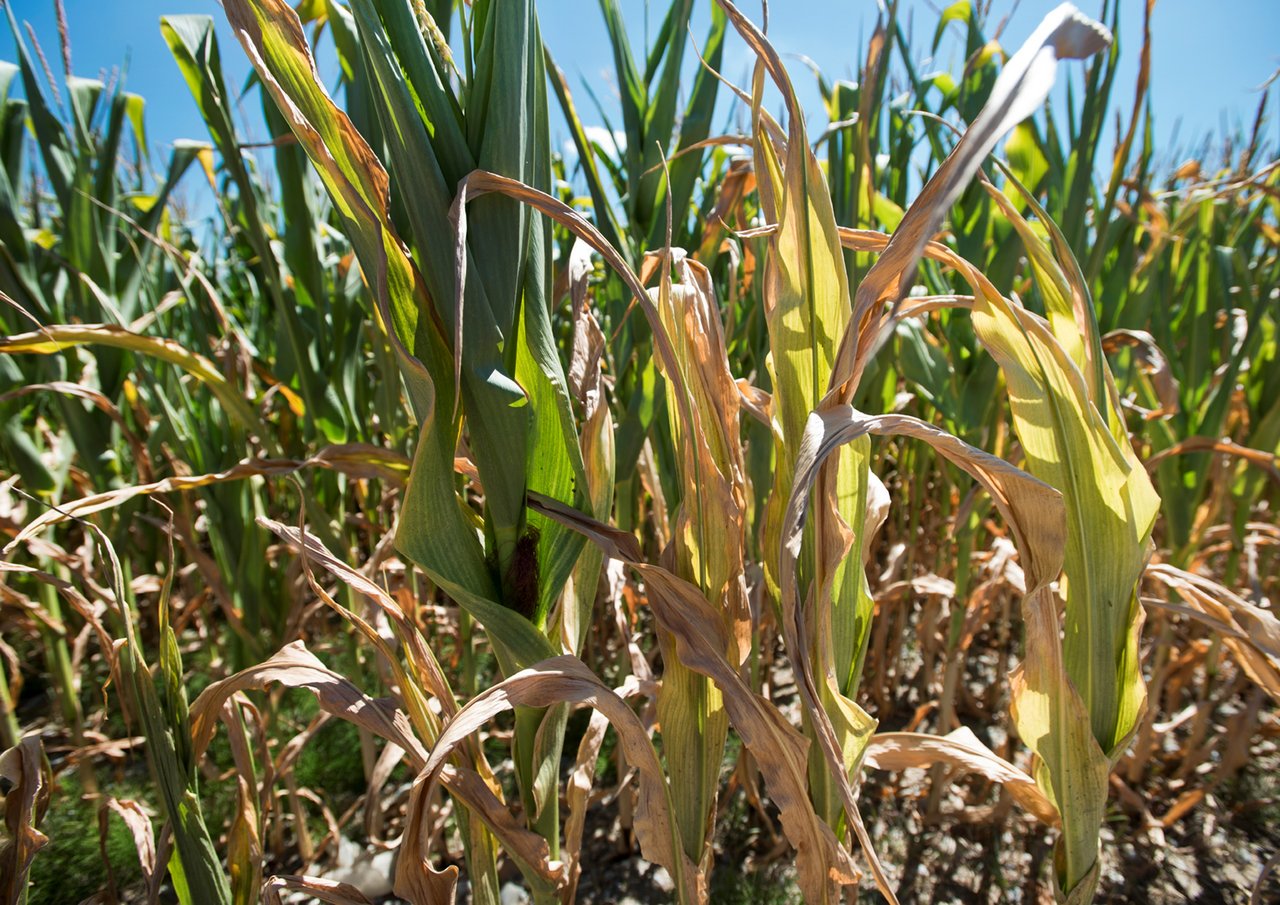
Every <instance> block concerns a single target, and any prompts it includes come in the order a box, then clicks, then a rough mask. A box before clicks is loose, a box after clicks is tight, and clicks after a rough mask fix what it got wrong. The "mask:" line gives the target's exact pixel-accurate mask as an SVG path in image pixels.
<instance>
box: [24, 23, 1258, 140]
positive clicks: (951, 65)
mask: <svg viewBox="0 0 1280 905" xmlns="http://www.w3.org/2000/svg"><path fill="white" fill-rule="evenodd" d="M621 2H622V5H623V8H624V10H625V11H626V14H627V18H628V23H629V26H630V29H631V36H632V39H633V42H634V43H635V44H636V45H639V44H640V42H641V41H642V40H643V37H644V34H645V27H646V26H645V22H646V17H647V18H648V23H649V27H650V28H651V29H654V30H656V28H657V27H658V25H659V24H660V22H661V17H662V14H663V12H665V9H666V7H667V3H666V0H621ZM1100 2H1101V0H1077V5H1080V6H1081V8H1082V9H1084V10H1085V11H1086V12H1090V13H1093V14H1095V15H1096V14H1097V11H1098V10H1097V7H1098V6H1099V5H1100ZM1119 2H1121V4H1122V10H1123V12H1122V21H1121V36H1122V63H1121V70H1120V73H1119V76H1118V80H1117V81H1118V86H1119V87H1118V91H1117V92H1116V95H1115V97H1116V100H1117V101H1118V102H1119V103H1120V104H1121V105H1122V106H1123V107H1124V108H1125V109H1126V110H1127V108H1128V106H1129V105H1130V104H1131V99H1132V92H1133V87H1132V86H1133V82H1134V79H1135V77H1136V72H1137V63H1138V50H1139V35H1140V26H1141V7H1142V5H1143V4H1142V3H1141V0H1119ZM8 3H9V4H10V5H11V6H12V8H13V10H14V12H15V13H16V15H17V17H18V19H19V20H20V21H22V20H27V21H29V22H30V23H31V25H32V27H33V28H34V29H35V32H36V34H37V35H38V37H39V38H40V40H41V42H42V44H43V45H44V49H45V53H46V55H47V56H48V57H49V58H50V62H51V63H52V64H53V65H55V66H57V60H58V46H57V27H56V20H55V17H54V3H53V0H8ZM901 3H902V6H901V13H900V15H903V16H904V21H909V22H910V21H913V24H914V29H915V33H916V35H917V36H918V40H917V41H916V42H915V46H918V48H919V53H920V54H921V57H920V58H918V59H917V60H916V61H915V62H916V63H917V64H922V65H923V68H924V69H925V70H926V71H930V70H936V69H946V70H949V71H951V72H957V71H959V69H960V67H961V65H962V63H963V56H962V50H963V48H962V47H961V46H959V45H958V43H957V42H950V43H944V45H943V47H942V48H941V49H940V51H939V54H938V57H937V58H936V59H928V58H926V57H925V56H924V53H925V51H927V49H928V46H929V43H930V38H931V36H932V32H933V27H934V23H935V22H936V21H937V14H936V12H935V10H936V9H938V8H941V7H942V6H944V5H945V3H944V2H941V0H937V2H931V0H901ZM708 4H709V0H698V7H697V10H698V11H697V13H696V14H695V19H694V24H693V29H692V31H693V34H694V36H695V37H696V38H697V40H698V41H699V42H701V39H702V36H703V35H704V34H705V33H706V22H707V21H708V17H709V13H708V8H709V5H708ZM1056 5H1057V0H1022V2H1021V3H1014V2H1013V0H995V2H994V11H995V14H996V18H997V19H998V18H999V17H1001V16H1004V15H1005V14H1008V13H1010V10H1012V14H1011V15H1010V16H1009V21H1008V23H1007V26H1006V28H1005V31H1004V34H1003V37H1002V43H1003V44H1004V46H1005V47H1006V48H1007V49H1009V50H1010V51H1012V50H1013V49H1015V48H1016V47H1017V45H1018V44H1019V43H1020V42H1021V41H1022V39H1023V38H1025V37H1026V35H1027V34H1028V33H1029V32H1030V31H1031V30H1032V29H1033V28H1034V27H1035V25H1036V23H1037V22H1038V21H1039V19H1040V18H1041V17H1042V16H1043V15H1044V14H1045V13H1046V12H1048V11H1049V10H1050V9H1052V8H1053V7H1054V6H1056ZM66 6H67V13H68V18H69V20H70V34H71V45H72V58H73V68H74V70H75V72H76V73H77V74H78V75H83V76H92V75H96V74H98V73H99V72H100V71H105V70H108V69H110V67H112V66H115V65H118V64H120V63H122V62H124V61H126V60H127V61H128V82H127V84H128V87H129V90H131V91H134V92H137V93H140V94H142V95H143V96H144V97H146V99H147V127H148V132H149V137H150V141H151V144H152V148H153V152H157V151H158V152H163V151H164V146H165V144H166V143H168V142H171V141H172V140H174V139H176V138H195V139H203V138H204V129H203V125H202V123H201V121H200V119H199V116H198V114H197V112H196V110H195V107H194V104H193V103H192V101H191V98H190V96H189V95H188V93H187V89H186V86H185V84H184V83H183V82H182V80H181V77H180V76H179V73H178V70H177V67H176V65H175V64H174V62H173V60H172V58H171V57H170V55H169V52H168V48H167V47H166V46H165V44H164V41H163V39H162V38H161V36H160V29H159V24H158V23H159V18H160V16H161V15H162V14H165V13H189V12H196V13H207V14H211V15H213V16H214V18H215V20H216V21H217V22H218V24H219V37H220V42H221V45H222V54H223V62H224V66H225V67H226V70H227V75H228V81H229V84H230V85H231V86H233V89H234V90H237V91H238V89H239V87H240V86H241V85H243V83H244V77H245V74H246V72H247V68H248V67H247V64H246V62H245V60H244V55H243V53H242V51H241V50H240V47H239V45H238V44H237V43H236V42H235V41H234V39H233V38H232V37H231V35H230V33H229V29H228V28H227V27H226V22H225V19H224V18H223V15H222V10H221V8H220V7H219V5H218V4H217V3H216V2H214V0H66ZM742 8H743V9H744V11H746V12H747V13H748V14H749V15H752V16H753V17H755V18H757V19H758V17H759V6H758V3H756V2H753V0H742ZM539 10H540V15H541V20H542V23H543V31H544V34H545V35H546V38H547V41H548V44H549V46H550V48H551V52H552V54H553V56H554V57H555V58H556V60H557V62H558V63H559V65H560V66H561V68H562V69H564V70H565V71H566V73H567V74H568V76H569V79H570V85H571V88H572V89H573V90H574V92H575V97H576V99H577V104H578V109H579V113H580V114H581V115H582V116H583V118H584V120H587V121H591V120H592V119H593V118H594V116H595V112H594V110H593V109H592V107H591V105H590V103H589V101H588V99H587V97H586V93H585V91H584V89H583V87H582V85H583V82H584V81H588V82H590V83H592V84H593V86H594V87H595V91H596V94H597V96H599V97H600V98H601V99H602V100H603V102H604V103H606V104H608V103H609V102H610V100H611V98H612V96H613V94H614V91H613V88H614V79H613V77H612V75H611V72H612V68H613V67H612V57H611V54H610V51H609V47H608V43H607V40H606V38H605V32H604V27H603V22H602V18H601V15H600V12H599V9H598V6H597V4H596V3H595V2H593V0H539ZM875 14H876V2H875V0H774V2H773V4H772V6H771V16H770V37H771V39H772V40H773V41H774V44H775V46H777V47H778V49H779V51H780V52H781V53H782V54H783V55H784V58H788V62H789V65H790V68H791V70H792V77H793V79H794V81H795V82H796V85H797V88H798V89H799V91H800V94H801V99H802V102H803V103H804V105H805V107H806V109H807V110H809V111H810V117H811V118H812V119H814V120H817V119H818V118H819V117H821V113H820V110H819V106H818V94H817V89H816V84H815V81H814V79H813V78H812V77H811V76H810V74H809V73H808V72H807V71H806V70H805V69H804V67H803V66H802V65H801V64H800V62H799V60H798V59H796V58H795V57H796V56H797V55H801V54H803V55H804V56H807V57H809V58H810V59H812V60H813V61H815V62H816V63H817V64H818V65H819V66H820V67H821V68H822V70H823V71H824V72H825V73H826V74H827V75H828V76H829V77H833V78H846V77H851V76H852V74H853V73H854V72H855V71H856V69H857V66H858V60H859V58H860V56H861V50H860V49H861V47H862V46H863V42H864V38H865V36H866V35H867V34H868V33H869V32H870V29H871V27H872V24H873V23H874V19H875ZM1126 34H1127V36H1128V40H1127V41H1125V40H1124V36H1125V35H1126ZM1153 34H1154V45H1153V64H1152V66H1153V72H1152V101H1153V104H1154V110H1155V116H1156V135H1157V139H1158V140H1159V142H1160V143H1161V146H1162V148H1163V149H1164V150H1165V151H1166V154H1167V155H1169V156H1172V155H1173V154H1174V153H1175V152H1181V151H1183V150H1188V151H1189V150H1191V149H1193V147H1195V146H1198V145H1199V144H1200V140H1201V139H1202V138H1203V136H1205V135H1207V134H1209V133H1219V132H1220V131H1221V130H1222V129H1223V128H1224V127H1225V128H1227V129H1228V130H1231V129H1234V128H1235V127H1237V126H1241V125H1244V126H1247V125H1248V124H1249V123H1250V122H1251V120H1252V117H1253V113H1254V110H1255V108H1256V106H1257V103H1258V100H1259V95H1258V94H1257V92H1256V89H1257V87H1258V86H1259V85H1260V84H1261V83H1263V82H1264V81H1265V80H1266V79H1267V77H1268V76H1269V75H1270V74H1271V73H1272V72H1273V71H1275V70H1276V69H1277V67H1280V40H1277V36H1280V0H1218V2H1216V3H1206V2H1204V0H1160V2H1158V3H1157V5H1156V10H1155V15H1154V19H1153ZM687 57H688V59H689V60H690V61H693V60H694V57H693V54H691V53H690V54H687ZM0 59H7V60H13V59H15V54H14V48H13V39H12V37H11V35H10V34H9V30H8V28H7V27H5V28H0ZM690 65H693V64H692V62H691V63H690ZM723 69H724V72H725V74H726V75H727V76H729V77H730V78H732V79H734V80H735V81H738V82H740V83H745V81H746V80H747V74H748V73H749V71H750V55H749V51H748V50H747V49H746V47H745V46H744V45H743V44H742V43H741V42H740V41H738V40H737V39H736V37H734V38H732V39H731V41H730V44H729V45H728V47H727V50H726V56H725V63H724V66H723ZM321 70H322V74H324V75H326V77H327V78H329V80H330V83H331V84H332V77H333V76H334V75H335V74H336V72H335V67H334V66H333V64H332V63H328V64H326V63H325V62H324V58H323V57H322V65H321ZM1079 71H1080V69H1079V64H1075V72H1076V74H1078V73H1079ZM1272 96H1273V103H1272V108H1271V113H1272V115H1271V118H1270V127H1269V130H1268V131H1269V134H1270V137H1271V141H1272V143H1273V145H1274V144H1276V143H1278V142H1280V91H1273V92H1272ZM258 104H259V101H258V99H257V97H256V96H254V97H251V98H250V99H249V100H248V101H247V102H246V103H245V104H244V108H243V113H244V115H243V117H242V119H243V127H244V129H245V132H246V134H247V137H248V138H249V140H254V139H260V138H261V137H262V128H261V126H260V119H259V106H258ZM725 109H727V108H725ZM723 116H724V114H718V117H717V123H718V124H719V123H721V122H723V121H724V119H723ZM818 127H819V125H818V123H816V122H815V123H814V124H813V125H812V126H811V128H818ZM553 128H555V127H554V126H553ZM559 131H560V134H558V135H557V136H556V138H557V140H558V142H559V141H561V140H563V139H564V138H565V137H566V136H565V134H564V132H563V129H560V130H559ZM1175 134H1176V135H1177V138H1178V140H1177V143H1176V147H1175V146H1174V144H1173V142H1172V139H1173V136H1174V135H1175ZM165 156H167V154H166V155H165Z"/></svg>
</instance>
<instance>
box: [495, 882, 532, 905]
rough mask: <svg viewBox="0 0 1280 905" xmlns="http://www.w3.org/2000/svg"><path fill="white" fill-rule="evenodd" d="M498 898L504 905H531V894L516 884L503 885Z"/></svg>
mask: <svg viewBox="0 0 1280 905" xmlns="http://www.w3.org/2000/svg"><path fill="white" fill-rule="evenodd" d="M498 898H499V900H500V901H501V902H502V905H529V894H528V893H527V892H525V890H524V887H522V886H520V885H519V884H516V883H504V884H502V889H500V890H498Z"/></svg>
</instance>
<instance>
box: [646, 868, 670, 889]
mask: <svg viewBox="0 0 1280 905" xmlns="http://www.w3.org/2000/svg"><path fill="white" fill-rule="evenodd" d="M649 882H651V883H652V884H653V885H654V886H655V887H657V888H658V889H660V890H662V891H663V892H665V893H673V892H675V891H676V881H675V880H672V879H671V874H669V873H667V869H666V868H665V867H659V868H658V869H657V870H655V871H654V872H653V874H652V875H651V876H650V877H649Z"/></svg>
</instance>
